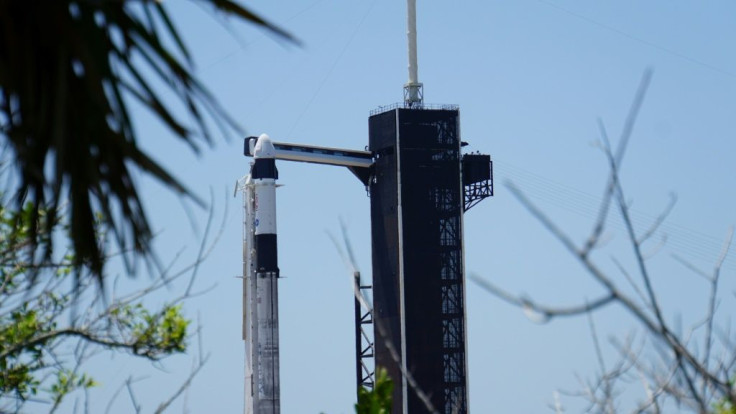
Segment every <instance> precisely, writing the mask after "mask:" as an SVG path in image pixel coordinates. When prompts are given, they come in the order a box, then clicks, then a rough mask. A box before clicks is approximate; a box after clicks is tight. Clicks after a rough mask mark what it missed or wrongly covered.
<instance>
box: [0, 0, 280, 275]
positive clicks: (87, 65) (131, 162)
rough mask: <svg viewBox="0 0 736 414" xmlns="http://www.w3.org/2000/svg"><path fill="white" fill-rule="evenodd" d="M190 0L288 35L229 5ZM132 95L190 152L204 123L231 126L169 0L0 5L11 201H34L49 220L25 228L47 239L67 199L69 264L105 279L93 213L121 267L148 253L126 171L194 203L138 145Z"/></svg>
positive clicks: (1, 0) (1, 106)
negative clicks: (179, 109)
mask: <svg viewBox="0 0 736 414" xmlns="http://www.w3.org/2000/svg"><path fill="white" fill-rule="evenodd" d="M192 1H194V2H195V3H200V4H201V5H202V6H203V8H204V9H209V10H211V11H212V12H213V13H217V14H218V16H221V17H232V18H234V19H235V20H237V21H241V22H247V23H250V24H255V25H257V26H260V27H262V28H264V29H265V30H267V31H269V32H271V33H273V34H275V35H276V36H278V37H280V38H284V39H287V40H288V41H291V42H293V39H292V37H291V36H290V35H289V34H287V33H286V32H284V31H282V30H281V29H279V28H277V27H275V26H273V25H272V24H270V23H268V22H266V21H265V20H264V19H262V18H261V17H259V16H258V15H256V14H254V13H252V12H251V11H249V10H248V9H247V8H244V7H243V6H240V5H239V4H238V3H236V2H235V1H233V0H192ZM169 45H173V46H169ZM154 84H156V85H160V84H162V85H164V87H163V88H159V89H157V88H155V87H154ZM167 89H168V90H167ZM162 93H167V94H168V95H172V94H173V95H174V96H175V97H176V100H178V102H176V100H175V101H174V103H175V104H177V105H178V104H183V106H184V108H186V111H185V112H184V114H183V115H178V114H176V113H174V112H173V111H171V110H170V108H169V106H168V105H167V103H166V102H165V101H164V100H163V99H162V98H161V96H162ZM130 102H136V103H137V104H142V105H143V106H144V107H145V108H147V109H148V110H149V111H150V112H151V113H152V114H154V115H155V116H156V117H157V118H158V119H159V120H160V121H161V122H162V123H164V124H165V125H166V126H167V127H168V128H169V129H170V130H171V131H172V132H173V135H174V136H175V137H177V138H179V139H180V142H181V143H183V144H185V145H187V146H189V147H190V148H191V149H192V150H193V151H195V152H197V151H198V150H199V148H200V146H201V145H203V144H209V143H211V141H212V138H213V135H212V132H211V131H210V130H209V128H208V124H210V123H212V124H215V125H217V127H218V128H219V129H220V130H221V131H222V132H224V133H231V132H233V131H237V130H238V127H237V125H236V123H235V122H234V121H233V120H232V119H231V118H230V117H228V115H227V114H226V112H225V111H224V110H223V108H221V107H220V106H219V105H218V103H217V101H216V99H215V98H214V97H213V96H212V95H210V94H209V92H208V91H207V89H206V88H205V87H204V86H203V85H202V84H201V83H200V82H199V81H198V80H197V78H196V77H195V76H194V74H193V72H192V60H191V56H190V53H189V50H188V49H187V47H186V45H185V44H184V42H183V41H182V38H181V36H180V32H179V30H178V29H177V27H176V25H175V22H174V21H172V19H171V17H170V15H169V13H168V12H167V10H166V5H165V3H164V2H161V1H155V0H137V1H133V0H76V1H72V0H66V1H65V0H54V1H41V0H0V148H2V154H3V155H5V157H3V158H6V157H7V159H5V160H3V161H5V162H8V163H9V165H10V167H11V171H12V172H13V173H14V175H13V176H14V179H13V180H11V181H9V182H11V183H12V184H11V185H12V186H13V188H11V189H6V191H4V192H5V193H6V194H12V195H13V196H14V197H15V199H16V202H17V207H18V208H21V207H22V206H23V205H24V204H26V203H30V204H31V205H32V206H33V210H32V214H33V216H34V218H37V217H38V215H39V212H40V211H47V212H48V213H49V214H50V215H51V217H49V218H48V219H47V220H35V219H32V220H30V221H29V222H30V223H31V226H32V228H31V229H30V230H31V233H32V234H36V233H45V234H50V233H51V231H50V230H51V228H52V227H53V226H54V225H55V223H56V222H57V217H55V215H57V214H58V213H57V212H58V211H60V210H59V207H60V206H61V205H63V204H64V203H67V202H68V206H67V207H66V208H65V209H64V210H63V211H64V213H63V214H66V215H68V223H69V226H70V229H69V236H70V239H71V240H72V242H73V249H74V252H75V263H74V266H75V268H76V269H78V270H79V269H81V268H83V267H84V268H88V269H90V270H91V271H92V273H93V274H94V275H95V276H96V277H97V278H98V279H99V281H100V282H101V281H102V274H103V273H102V267H103V264H104V260H103V252H102V249H101V248H100V246H98V243H97V240H96V236H95V227H94V221H95V212H96V211H99V212H101V215H102V217H101V218H102V220H103V221H104V222H105V224H106V225H107V226H108V227H109V228H110V229H111V231H112V235H113V236H114V238H115V240H116V242H117V244H118V246H119V248H120V250H121V251H123V252H126V253H125V256H126V257H125V262H126V264H127V265H130V264H132V263H134V262H135V257H136V256H138V255H141V254H142V256H143V257H146V258H153V257H154V256H153V254H152V250H151V246H150V241H151V227H150V223H149V220H148V218H147V216H146V213H145V210H144V206H143V203H142V201H141V199H140V195H139V189H138V187H137V185H136V183H135V181H134V180H133V178H132V175H133V173H134V172H135V171H136V170H138V171H142V172H143V173H145V174H148V175H150V176H152V177H155V178H156V179H157V180H159V181H161V182H162V183H164V184H165V185H166V186H167V187H168V188H169V189H170V190H171V191H173V192H175V193H178V194H181V195H183V196H185V197H188V198H190V199H193V200H195V201H197V202H198V203H200V204H201V201H199V200H198V199H197V198H196V197H195V196H194V195H193V194H192V193H191V192H190V191H189V190H188V189H187V188H186V187H185V186H184V185H182V184H181V183H180V182H179V181H177V179H176V178H175V177H174V175H173V174H172V173H170V172H169V171H167V170H166V169H164V168H163V167H162V166H161V165H159V164H158V163H156V162H155V161H154V160H153V159H152V158H151V157H149V156H148V154H146V153H145V152H144V151H142V150H141V149H140V148H139V146H138V145H137V142H138V141H139V140H140V139H142V137H141V136H140V135H139V134H138V133H137V132H136V130H135V128H134V120H133V119H131V117H130V112H129V105H130ZM39 223H42V224H39ZM40 225H43V226H47V228H44V229H40V228H38V226H40ZM30 239H31V240H36V239H37V238H36V237H34V236H31V237H30ZM52 240H53V238H47V239H46V243H44V245H43V246H41V245H38V246H34V248H33V249H31V254H30V255H31V257H32V258H33V259H34V260H35V261H48V260H50V259H51V255H52V252H53V246H52ZM129 269H130V267H129Z"/></svg>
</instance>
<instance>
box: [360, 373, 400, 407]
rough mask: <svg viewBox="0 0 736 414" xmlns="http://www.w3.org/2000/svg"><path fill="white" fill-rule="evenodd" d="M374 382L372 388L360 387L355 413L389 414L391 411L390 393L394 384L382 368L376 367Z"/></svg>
mask: <svg viewBox="0 0 736 414" xmlns="http://www.w3.org/2000/svg"><path fill="white" fill-rule="evenodd" d="M375 376H376V383H375V385H374V387H373V389H372V390H368V389H366V388H362V387H361V388H360V389H359V390H358V402H357V404H355V413H356V414H389V413H390V412H391V393H392V392H393V390H394V384H393V382H391V379H390V378H389V377H388V373H387V372H386V370H385V369H384V368H380V367H379V368H378V369H376V373H375Z"/></svg>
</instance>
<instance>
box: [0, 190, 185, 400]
mask: <svg viewBox="0 0 736 414" xmlns="http://www.w3.org/2000/svg"><path fill="white" fill-rule="evenodd" d="M33 209H34V207H33V206H31V205H27V206H26V207H24V208H23V210H21V211H14V210H11V209H8V208H5V207H0V412H13V411H19V410H20V408H21V407H23V405H24V404H25V403H26V402H27V401H28V400H29V399H30V398H33V399H34V400H35V401H39V400H40V401H46V402H49V403H51V404H53V407H56V406H58V404H60V403H61V401H62V400H63V399H64V397H65V396H67V395H68V394H69V393H71V392H72V391H74V390H76V389H80V388H90V387H94V386H95V385H97V384H96V382H95V380H94V379H93V378H92V377H91V376H89V375H88V374H86V373H84V372H80V366H81V364H82V363H83V362H84V359H85V357H86V355H89V354H90V352H93V351H95V352H96V351H99V350H100V349H103V350H119V351H123V352H126V353H129V354H131V355H136V356H140V357H145V358H147V359H150V360H158V359H160V358H162V357H164V356H166V355H169V354H173V353H181V352H184V351H185V350H186V340H187V333H188V327H189V321H188V320H186V319H185V318H184V316H183V314H182V310H181V306H180V305H179V304H164V305H163V306H161V307H160V308H159V309H157V310H153V309H150V308H148V307H146V306H144V305H143V304H142V300H143V299H144V298H145V296H146V291H143V292H142V293H141V292H139V293H138V294H135V295H133V296H130V297H128V298H127V299H126V298H121V299H117V300H115V301H113V303H111V304H106V303H105V302H104V301H102V300H100V294H99V289H98V287H97V285H96V284H95V283H93V282H94V279H93V278H92V277H91V276H89V275H87V276H86V277H82V278H81V279H80V278H77V279H76V280H73V279H72V277H71V276H70V275H71V272H70V270H71V269H72V267H73V264H74V262H75V260H74V255H73V254H67V255H64V256H63V257H62V258H60V259H59V260H57V261H49V262H47V263H46V264H44V265H43V267H41V268H37V269H35V271H33V272H31V271H30V270H31V266H32V265H31V264H30V263H28V262H27V261H26V260H25V258H26V256H27V255H26V254H25V253H24V251H25V250H26V249H29V248H32V247H31V243H30V238H31V237H47V236H46V235H44V234H43V233H37V232H35V233H34V231H32V230H31V228H32V226H31V225H30V223H29V220H31V219H34V218H36V217H48V214H47V212H46V211H44V210H41V211H40V212H39V213H40V214H34V213H33V212H32V211H33ZM97 225H98V226H100V225H102V224H101V223H99V222H98V223H97ZM59 228H60V230H63V229H64V226H61V225H60V226H59ZM97 234H98V239H99V238H100V236H99V234H100V233H99V232H97ZM37 272H40V273H44V274H46V273H48V277H44V278H35V277H32V276H31V274H36V273H37ZM41 279H43V280H44V281H43V282H41ZM80 304H88V305H89V306H88V307H87V308H86V309H83V310H82V309H79V308H76V307H75V306H76V305H80Z"/></svg>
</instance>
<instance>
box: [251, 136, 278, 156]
mask: <svg viewBox="0 0 736 414" xmlns="http://www.w3.org/2000/svg"><path fill="white" fill-rule="evenodd" d="M275 156H276V148H274V147H273V142H271V138H270V137H269V136H268V135H266V134H261V136H259V137H258V141H256V146H255V147H254V148H253V157H254V158H274V157H275Z"/></svg>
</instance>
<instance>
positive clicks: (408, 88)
mask: <svg viewBox="0 0 736 414" xmlns="http://www.w3.org/2000/svg"><path fill="white" fill-rule="evenodd" d="M406 4H407V19H406V22H407V31H406V36H407V40H408V42H409V81H408V82H407V83H406V84H405V85H404V104H406V106H408V107H414V106H417V107H421V106H422V105H423V104H424V91H423V87H422V84H421V83H420V82H419V75H418V73H419V68H418V67H417V1H416V0H407V2H406Z"/></svg>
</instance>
